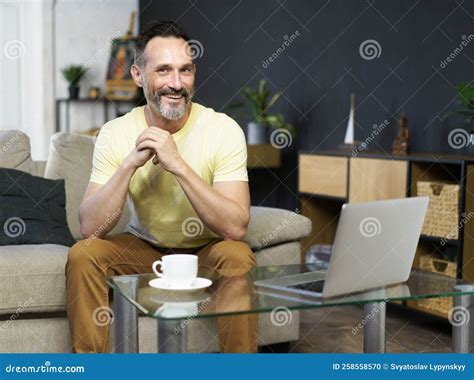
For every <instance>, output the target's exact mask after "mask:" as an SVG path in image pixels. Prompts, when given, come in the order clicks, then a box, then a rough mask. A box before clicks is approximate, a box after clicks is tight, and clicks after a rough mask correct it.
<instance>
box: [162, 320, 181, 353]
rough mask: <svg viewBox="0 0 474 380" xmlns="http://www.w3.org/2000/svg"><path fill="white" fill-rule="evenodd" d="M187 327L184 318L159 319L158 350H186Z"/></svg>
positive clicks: (170, 351)
mask: <svg viewBox="0 0 474 380" xmlns="http://www.w3.org/2000/svg"><path fill="white" fill-rule="evenodd" d="M186 329H187V326H186V324H185V323H184V320H158V352H162V353H182V352H186Z"/></svg>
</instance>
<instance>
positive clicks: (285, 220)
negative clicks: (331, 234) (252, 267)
mask: <svg viewBox="0 0 474 380" xmlns="http://www.w3.org/2000/svg"><path fill="white" fill-rule="evenodd" d="M311 228H312V225H311V220H310V219H309V218H307V217H305V216H302V215H300V214H297V213H296V212H293V211H288V210H283V209H278V208H270V207H257V206H253V207H251V208H250V223H249V226H248V230H247V235H246V236H245V239H244V240H245V242H246V243H247V244H249V246H250V248H252V249H253V250H259V249H262V248H266V247H270V246H273V245H277V244H281V243H284V242H288V241H296V240H300V239H303V238H305V237H306V236H308V235H309V234H310V233H311Z"/></svg>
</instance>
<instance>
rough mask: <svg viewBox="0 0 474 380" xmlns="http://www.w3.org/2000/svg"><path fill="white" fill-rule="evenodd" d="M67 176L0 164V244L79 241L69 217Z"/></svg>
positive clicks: (66, 243) (69, 242)
mask: <svg viewBox="0 0 474 380" xmlns="http://www.w3.org/2000/svg"><path fill="white" fill-rule="evenodd" d="M65 207H66V191H65V189H64V180H62V179H60V180H52V179H46V178H41V177H35V176H32V175H31V174H28V173H25V172H22V171H19V170H14V169H5V168H0V245H18V244H60V245H66V246H68V247H70V246H71V245H73V244H74V243H75V242H76V241H75V240H74V238H73V237H72V235H71V232H70V231H69V227H68V225H67V220H66V208H65Z"/></svg>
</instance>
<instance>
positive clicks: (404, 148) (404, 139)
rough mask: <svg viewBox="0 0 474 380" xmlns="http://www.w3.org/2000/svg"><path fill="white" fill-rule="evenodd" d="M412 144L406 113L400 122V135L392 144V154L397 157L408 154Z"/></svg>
mask: <svg viewBox="0 0 474 380" xmlns="http://www.w3.org/2000/svg"><path fill="white" fill-rule="evenodd" d="M409 142H410V132H409V130H408V119H407V115H406V113H405V112H403V113H402V116H401V117H400V121H399V128H398V135H397V136H396V137H395V139H394V140H393V143H392V153H393V154H396V155H400V154H408V145H409Z"/></svg>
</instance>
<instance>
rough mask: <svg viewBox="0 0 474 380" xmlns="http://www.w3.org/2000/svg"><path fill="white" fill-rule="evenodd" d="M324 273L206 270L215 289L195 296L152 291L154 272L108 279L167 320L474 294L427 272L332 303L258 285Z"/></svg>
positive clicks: (286, 268) (310, 268) (295, 268)
mask: <svg viewBox="0 0 474 380" xmlns="http://www.w3.org/2000/svg"><path fill="white" fill-rule="evenodd" d="M321 270H324V268H323V267H319V266H318V265H315V264H311V265H308V264H301V265H283V266H266V267H257V268H253V269H251V270H249V271H247V272H245V273H241V271H232V272H228V273H218V272H217V271H215V270H209V269H205V268H200V269H199V273H198V276H199V277H204V278H208V279H211V280H212V285H211V286H209V287H208V288H205V289H202V290H198V291H194V292H189V291H172V290H161V289H156V288H153V287H150V285H149V282H150V280H153V279H155V278H156V276H155V274H153V273H150V274H139V275H127V276H115V277H111V278H110V279H108V280H107V281H108V284H109V285H110V286H111V287H112V288H113V289H115V290H118V291H119V292H120V293H121V294H122V295H123V296H125V297H126V298H127V300H128V301H129V302H131V303H132V304H133V305H135V306H136V307H137V308H138V309H139V311H140V312H141V313H143V314H144V315H147V316H149V317H152V318H156V319H161V320H179V319H189V318H193V319H194V318H206V317H216V316H223V315H236V314H246V313H263V312H272V311H274V310H277V309H278V308H279V309H282V310H285V308H286V310H301V309H312V308H318V307H334V306H344V305H363V304H366V303H372V302H382V301H386V302H388V301H400V300H416V299H423V298H436V297H451V296H456V295H468V294H474V285H472V284H465V283H463V282H462V281H461V280H458V279H454V278H450V277H447V276H442V275H438V274H435V273H431V272H426V271H421V270H416V271H413V272H412V273H411V276H410V278H409V280H408V281H407V282H406V283H404V284H399V285H393V286H387V287H383V288H378V289H374V290H369V291H365V292H360V293H356V294H349V295H345V296H341V297H337V298H327V299H323V298H318V297H312V296H307V295H299V294H292V293H288V292H285V291H278V290H272V289H269V288H267V287H261V286H259V285H256V284H255V282H256V281H262V280H266V281H270V282H273V281H274V280H276V279H281V278H285V279H288V278H292V277H291V276H294V275H301V274H305V273H309V272H314V271H321Z"/></svg>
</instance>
